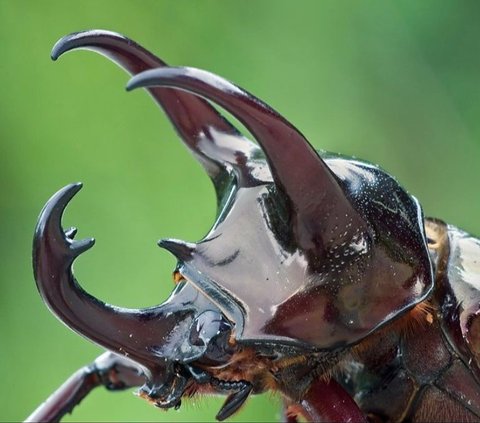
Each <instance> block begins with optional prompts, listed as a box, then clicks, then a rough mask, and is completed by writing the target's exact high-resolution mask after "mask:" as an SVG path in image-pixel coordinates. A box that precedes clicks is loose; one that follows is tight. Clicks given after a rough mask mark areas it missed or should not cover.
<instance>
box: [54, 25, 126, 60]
mask: <svg viewBox="0 0 480 423" xmlns="http://www.w3.org/2000/svg"><path fill="white" fill-rule="evenodd" d="M109 40H110V42H114V41H115V40H123V41H125V40H127V39H126V37H124V36H123V35H121V34H119V33H117V32H113V31H107V30H105V29H89V30H85V31H78V32H72V33H71V34H68V35H65V36H64V37H62V38H60V39H59V40H58V41H57V42H56V43H55V45H54V46H53V48H52V52H51V53H50V57H51V58H52V60H54V61H55V60H57V59H58V58H59V57H60V56H61V55H63V54H64V53H66V52H68V51H70V50H74V49H76V48H82V47H83V48H88V47H89V46H92V45H94V44H96V43H100V44H102V43H108V42H109ZM127 41H128V40H127Z"/></svg>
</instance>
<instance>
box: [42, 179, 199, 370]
mask: <svg viewBox="0 0 480 423" xmlns="http://www.w3.org/2000/svg"><path fill="white" fill-rule="evenodd" d="M81 187H82V185H81V184H71V185H68V186H66V187H65V188H63V189H61V190H60V191H58V192H57V193H56V194H55V195H54V196H53V197H52V198H51V199H50V200H49V201H48V202H47V204H46V205H45V207H44V209H43V210H42V212H41V214H40V217H39V221H38V224H37V228H36V231H35V237H34V244H33V267H34V273H35V280H36V283H37V288H38V290H39V292H40V295H41V296H42V298H43V300H44V302H45V303H46V304H47V306H48V307H49V309H50V310H51V311H52V312H53V313H54V314H55V315H56V316H57V317H58V318H59V319H60V320H61V321H62V322H63V323H65V324H66V325H67V326H68V327H70V328H71V329H73V330H74V331H76V332H77V333H79V334H80V335H83V336H85V337H87V338H88V339H90V340H92V341H94V342H95V343H97V344H99V345H101V346H102V347H104V348H107V349H108V350H110V351H113V352H116V353H119V354H122V355H125V356H127V357H129V358H131V359H132V360H134V361H136V362H138V363H139V364H141V365H143V366H145V367H146V368H147V369H150V370H152V369H154V368H158V367H159V363H160V364H162V365H164V364H165V363H163V362H162V361H161V360H159V358H160V357H167V358H172V359H173V358H175V357H169V355H170V353H168V352H167V350H168V349H169V348H170V346H169V345H168V342H169V341H168V340H169V339H170V338H171V337H172V336H171V334H172V332H173V331H176V330H185V328H186V327H188V322H189V320H190V319H189V317H188V316H189V315H190V314H192V309H191V308H190V307H179V306H178V304H177V305H175V304H173V303H168V301H167V303H165V304H163V305H160V306H156V307H152V308H146V309H138V310H134V309H125V308H120V307H115V306H111V305H109V304H105V303H103V302H101V301H99V300H97V299H96V298H94V297H92V296H91V295H90V294H88V293H87V292H85V291H84V290H83V289H82V288H81V287H80V286H79V284H78V283H77V281H76V280H75V277H74V276H73V273H72V265H73V262H74V260H75V259H76V258H77V257H78V256H79V255H80V254H81V253H83V252H84V251H86V250H88V249H89V248H91V247H92V246H93V244H94V240H93V239H87V240H83V241H74V240H73V235H74V233H75V230H68V231H65V232H64V231H63V229H62V227H61V218H62V214H63V212H64V210H65V207H66V206H67V204H68V202H69V201H70V200H71V199H72V198H73V196H74V195H75V194H76V193H77V192H78V191H79V190H80V189H81ZM184 303H186V302H185V301H184ZM175 339H176V338H175ZM174 347H175V348H176V347H178V346H177V345H173V346H172V348H174ZM162 351H163V353H162ZM170 351H171V350H170Z"/></svg>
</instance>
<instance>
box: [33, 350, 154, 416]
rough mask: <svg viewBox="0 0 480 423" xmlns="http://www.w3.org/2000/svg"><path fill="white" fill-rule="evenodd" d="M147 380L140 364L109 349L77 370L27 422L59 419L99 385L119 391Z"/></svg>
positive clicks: (140, 384)
mask: <svg viewBox="0 0 480 423" xmlns="http://www.w3.org/2000/svg"><path fill="white" fill-rule="evenodd" d="M144 383H145V376H144V374H143V371H142V370H141V369H140V367H139V366H137V365H136V364H135V363H133V362H132V361H131V360H128V359H126V358H124V357H121V356H119V355H116V354H113V353H110V352H106V353H104V354H102V355H101V356H99V357H98V358H97V359H96V360H95V361H94V362H93V363H91V364H90V365H88V366H85V367H83V368H81V369H80V370H78V371H76V372H75V373H74V374H73V375H72V376H71V377H70V378H69V379H68V380H67V381H66V382H65V383H64V384H63V385H62V386H60V388H58V389H57V390H56V391H55V392H54V393H53V394H52V395H50V397H49V398H48V399H47V400H46V401H45V402H44V403H42V404H41V405H40V406H39V407H38V408H37V409H36V410H35V411H34V412H33V413H32V414H31V415H30V416H28V417H27V418H26V420H25V422H58V421H60V420H61V419H62V417H63V416H65V415H66V414H68V413H71V412H72V410H73V408H74V407H75V406H76V405H77V404H79V403H80V402H81V401H82V400H83V399H84V398H85V397H86V396H87V395H88V394H89V393H90V391H92V390H93V389H94V388H96V387H97V386H105V387H106V388H107V389H109V390H113V391H117V390H123V389H128V388H133V387H136V386H142V385H143V384H144Z"/></svg>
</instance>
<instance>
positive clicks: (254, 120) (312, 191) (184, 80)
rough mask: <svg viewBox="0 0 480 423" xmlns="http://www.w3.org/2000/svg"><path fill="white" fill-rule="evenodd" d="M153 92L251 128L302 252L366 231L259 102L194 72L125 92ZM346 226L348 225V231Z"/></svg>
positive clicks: (146, 77)
mask: <svg viewBox="0 0 480 423" xmlns="http://www.w3.org/2000/svg"><path fill="white" fill-rule="evenodd" d="M152 86H163V87H176V88H180V89H182V90H184V91H187V92H191V93H195V94H197V95H199V96H202V97H204V98H206V99H208V100H211V101H214V102H216V103H218V104H219V105H220V106H222V107H224V108H225V109H226V110H227V111H229V112H230V113H232V114H233V115H234V116H235V117H236V118H237V119H239V120H240V121H241V122H242V123H243V124H244V125H245V126H246V127H247V129H248V130H249V131H250V132H251V133H252V134H253V135H254V137H255V138H256V139H257V141H258V143H259V144H260V145H261V147H262V148H263V150H264V152H265V155H266V156H267V160H268V164H269V166H270V169H271V171H272V175H273V178H274V181H275V184H276V186H277V187H278V188H279V189H280V190H281V191H282V192H283V193H284V194H285V195H286V197H287V198H288V200H289V201H290V205H291V209H292V211H293V215H292V218H293V219H294V222H292V223H293V228H294V231H295V235H296V237H297V241H298V244H299V246H300V247H301V248H303V249H305V250H312V249H314V250H319V249H321V248H322V247H323V243H324V242H325V239H323V238H324V235H325V234H326V233H328V234H330V235H333V236H331V238H332V239H336V240H337V241H338V240H339V236H338V233H339V231H341V232H344V231H345V227H347V228H352V229H351V230H352V231H356V230H358V229H359V228H363V227H364V226H365V222H364V220H363V219H362V218H361V217H360V216H359V214H358V213H357V212H356V210H355V209H354V208H353V207H352V205H351V204H350V201H349V200H348V198H347V197H346V196H345V193H344V192H343V190H342V188H341V187H340V185H339V183H338V181H337V179H336V176H335V175H334V174H333V173H332V171H331V170H330V169H329V168H328V166H327V165H326V164H325V162H324V161H323V160H322V159H321V158H320V156H319V155H318V154H317V152H316V151H315V150H314V149H313V147H312V146H311V145H310V144H309V143H308V141H307V140H306V139H305V137H304V136H303V135H302V134H301V133H300V132H299V131H298V130H297V129H296V128H295V127H294V126H293V125H292V124H290V123H289V122H288V121H286V120H285V119H284V118H283V117H282V116H280V115H279V114H278V113H277V112H276V111H274V110H273V109H271V108H270V107H269V106H268V105H266V104H265V103H263V102H262V101H261V100H259V99H258V98H256V97H254V96H253V95H251V94H250V93H248V92H246V91H244V90H243V89H241V88H239V87H237V86H236V85H234V84H232V83H231V82H229V81H227V80H225V79H223V78H221V77H219V76H217V75H215V74H212V73H210V72H206V71H203V70H200V69H195V68H164V69H152V70H149V71H145V72H143V73H141V74H139V75H136V76H134V77H133V78H132V79H131V80H130V81H129V83H128V85H127V90H132V89H134V88H138V87H152ZM342 222H348V226H347V224H346V225H341V223H342ZM339 223H340V225H339ZM336 235H337V236H336ZM344 236H346V233H345V234H344V235H343V237H344ZM343 237H341V238H343ZM327 241H328V240H327Z"/></svg>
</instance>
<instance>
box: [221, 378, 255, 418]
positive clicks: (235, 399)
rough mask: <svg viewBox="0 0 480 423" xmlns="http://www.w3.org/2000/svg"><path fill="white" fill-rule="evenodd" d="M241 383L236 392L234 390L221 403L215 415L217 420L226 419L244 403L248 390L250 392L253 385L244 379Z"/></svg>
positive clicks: (248, 393)
mask: <svg viewBox="0 0 480 423" xmlns="http://www.w3.org/2000/svg"><path fill="white" fill-rule="evenodd" d="M241 385H242V387H241V388H240V389H239V390H238V391H237V392H234V393H232V394H230V395H229V396H228V397H227V399H226V400H225V403H224V404H223V405H222V408H221V409H220V411H219V412H218V413H217V415H216V416H215V418H216V419H217V420H219V421H223V420H225V419H228V418H229V417H230V416H231V415H232V414H234V413H235V412H236V411H238V409H239V408H240V407H241V406H242V405H243V404H244V403H245V401H246V400H247V398H248V396H249V395H250V392H252V389H253V386H252V384H251V383H248V382H245V381H243V383H241Z"/></svg>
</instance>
